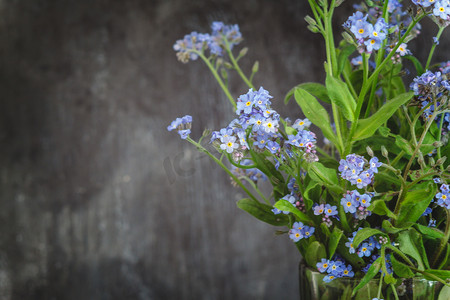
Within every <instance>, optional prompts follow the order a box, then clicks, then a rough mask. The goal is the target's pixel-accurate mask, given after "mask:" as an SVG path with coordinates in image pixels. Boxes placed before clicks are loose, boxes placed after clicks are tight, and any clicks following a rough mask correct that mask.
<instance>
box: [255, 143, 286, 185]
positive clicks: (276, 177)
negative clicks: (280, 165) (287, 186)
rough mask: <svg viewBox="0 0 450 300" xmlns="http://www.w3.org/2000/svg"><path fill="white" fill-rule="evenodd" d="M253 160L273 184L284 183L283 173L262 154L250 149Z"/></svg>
mask: <svg viewBox="0 0 450 300" xmlns="http://www.w3.org/2000/svg"><path fill="white" fill-rule="evenodd" d="M250 155H251V156H252V160H253V162H254V163H255V164H256V165H257V166H258V169H259V170H261V172H263V173H264V174H266V175H267V177H268V178H269V180H270V182H271V183H272V184H273V185H279V184H280V183H281V184H282V183H284V177H283V175H282V174H281V173H280V172H279V171H278V170H277V169H276V168H275V166H274V165H273V164H272V163H271V162H270V161H269V160H268V159H267V158H266V157H265V156H264V155H263V154H262V153H256V152H255V151H250Z"/></svg>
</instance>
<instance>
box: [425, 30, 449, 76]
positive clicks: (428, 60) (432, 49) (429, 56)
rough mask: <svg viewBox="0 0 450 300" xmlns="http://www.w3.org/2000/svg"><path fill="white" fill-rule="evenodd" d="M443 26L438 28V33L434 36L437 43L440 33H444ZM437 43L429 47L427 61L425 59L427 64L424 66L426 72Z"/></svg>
mask: <svg viewBox="0 0 450 300" xmlns="http://www.w3.org/2000/svg"><path fill="white" fill-rule="evenodd" d="M444 29H445V26H439V31H438V33H437V35H436V39H437V41H439V38H440V37H441V35H442V32H444ZM436 46H437V43H434V42H433V46H431V50H430V54H428V59H427V64H426V65H425V70H428V68H429V66H430V63H431V58H432V57H433V54H434V49H436Z"/></svg>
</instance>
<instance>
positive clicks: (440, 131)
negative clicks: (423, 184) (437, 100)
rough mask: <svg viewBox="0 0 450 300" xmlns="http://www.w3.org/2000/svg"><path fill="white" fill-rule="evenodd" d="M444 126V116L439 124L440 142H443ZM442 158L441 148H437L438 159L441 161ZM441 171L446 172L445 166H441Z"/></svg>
mask: <svg viewBox="0 0 450 300" xmlns="http://www.w3.org/2000/svg"><path fill="white" fill-rule="evenodd" d="M443 125H444V116H443V115H442V116H441V121H440V122H439V136H438V140H437V141H438V142H440V141H441V137H442V126H443ZM440 158H441V147H438V148H437V159H438V160H439V159H440ZM439 167H440V169H441V171H444V164H440V166H439Z"/></svg>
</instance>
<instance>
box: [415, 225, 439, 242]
mask: <svg viewBox="0 0 450 300" xmlns="http://www.w3.org/2000/svg"><path fill="white" fill-rule="evenodd" d="M414 228H416V229H417V230H418V231H419V232H420V233H422V234H424V235H425V236H426V237H430V238H434V239H442V238H443V237H444V233H443V232H442V231H440V230H439V229H437V228H432V227H428V226H423V225H420V224H414Z"/></svg>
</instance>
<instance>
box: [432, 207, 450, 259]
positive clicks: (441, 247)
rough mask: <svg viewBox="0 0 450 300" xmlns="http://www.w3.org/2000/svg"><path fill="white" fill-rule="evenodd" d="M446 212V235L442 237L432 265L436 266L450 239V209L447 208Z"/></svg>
mask: <svg viewBox="0 0 450 300" xmlns="http://www.w3.org/2000/svg"><path fill="white" fill-rule="evenodd" d="M445 212H446V213H447V224H445V234H444V237H443V238H442V239H441V243H440V244H439V248H438V251H437V252H436V255H435V256H434V259H433V264H432V266H434V265H435V264H436V263H437V260H438V259H439V256H441V253H442V251H443V250H444V248H445V245H447V243H448V240H449V238H450V211H449V210H448V209H446V210H445Z"/></svg>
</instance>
